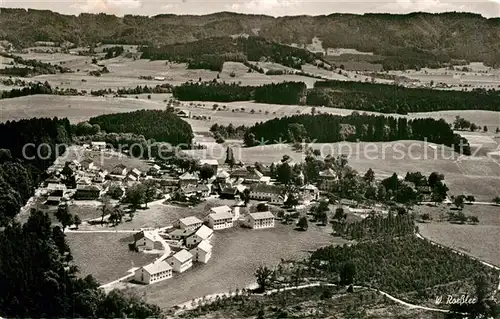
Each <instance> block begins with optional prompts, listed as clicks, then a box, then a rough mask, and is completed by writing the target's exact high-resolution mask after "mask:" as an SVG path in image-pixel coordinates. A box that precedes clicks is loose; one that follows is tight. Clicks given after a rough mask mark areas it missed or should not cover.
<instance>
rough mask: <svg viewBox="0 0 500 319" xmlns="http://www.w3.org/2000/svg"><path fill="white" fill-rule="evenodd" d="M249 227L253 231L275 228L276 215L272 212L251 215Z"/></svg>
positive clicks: (248, 221) (249, 216)
mask: <svg viewBox="0 0 500 319" xmlns="http://www.w3.org/2000/svg"><path fill="white" fill-rule="evenodd" d="M247 225H248V226H249V227H250V228H252V229H261V228H274V215H273V214H272V213H271V212H269V211H268V212H257V213H250V214H248V217H247Z"/></svg>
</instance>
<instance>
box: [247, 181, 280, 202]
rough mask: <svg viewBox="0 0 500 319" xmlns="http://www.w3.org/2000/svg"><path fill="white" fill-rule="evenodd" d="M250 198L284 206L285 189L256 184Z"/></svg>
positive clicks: (252, 188)
mask: <svg viewBox="0 0 500 319" xmlns="http://www.w3.org/2000/svg"><path fill="white" fill-rule="evenodd" d="M250 198H251V199H255V200H261V201H268V202H270V203H271V204H276V205H283V203H284V202H285V201H286V195H285V193H284V189H283V188H282V187H280V186H277V185H266V184H255V185H253V186H252V187H251V188H250Z"/></svg>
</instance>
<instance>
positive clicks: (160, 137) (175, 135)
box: [89, 110, 193, 145]
mask: <svg viewBox="0 0 500 319" xmlns="http://www.w3.org/2000/svg"><path fill="white" fill-rule="evenodd" d="M89 123H90V124H92V125H94V124H97V125H99V127H100V128H101V129H102V130H104V131H106V132H108V133H132V134H136V135H142V136H144V138H146V139H147V140H150V139H154V140H155V141H158V142H160V141H161V142H168V143H170V144H172V145H177V144H181V143H182V144H186V145H191V140H192V139H193V131H192V129H191V126H190V125H189V124H188V123H187V122H185V121H184V120H182V119H181V118H179V117H178V116H176V115H175V114H174V113H173V112H167V111H160V110H139V111H135V112H129V113H116V114H107V115H101V116H97V117H93V118H91V119H90V120H89Z"/></svg>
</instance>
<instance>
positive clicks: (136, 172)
mask: <svg viewBox="0 0 500 319" xmlns="http://www.w3.org/2000/svg"><path fill="white" fill-rule="evenodd" d="M128 174H129V176H133V177H135V180H139V178H140V177H141V175H142V172H141V171H140V170H138V169H137V168H134V169H133V170H131V171H130V172H129V173H128Z"/></svg>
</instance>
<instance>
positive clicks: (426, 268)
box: [311, 235, 498, 301]
mask: <svg viewBox="0 0 500 319" xmlns="http://www.w3.org/2000/svg"><path fill="white" fill-rule="evenodd" d="M311 261H312V262H313V263H314V264H315V265H316V267H317V268H319V269H322V270H324V271H325V272H326V274H327V275H328V274H331V273H340V272H341V270H342V269H343V268H344V267H345V265H346V264H350V265H352V266H353V268H354V269H353V271H352V272H353V274H352V276H351V280H352V282H353V283H354V284H356V285H364V286H371V287H374V288H378V289H380V290H382V291H387V292H390V293H395V294H396V295H397V296H401V294H402V293H407V292H415V291H416V292H419V294H418V295H417V296H416V297H415V298H416V299H417V300H418V299H420V301H422V299H424V300H425V299H431V298H433V296H432V293H431V295H427V294H428V293H429V292H430V291H427V292H426V289H427V288H430V287H434V286H437V285H442V284H447V283H452V282H455V281H468V280H471V279H472V278H473V277H474V276H478V275H484V276H486V277H487V278H488V283H495V284H496V280H497V279H498V272H497V271H494V270H491V269H490V268H488V267H486V266H484V265H482V264H481V263H480V262H479V261H476V260H474V259H471V258H469V257H467V256H463V255H459V254H456V253H454V252H453V251H452V250H451V249H447V248H441V247H438V246H435V245H432V244H431V243H429V242H427V241H425V240H419V239H416V238H415V237H414V236H411V235H410V236H406V237H400V238H394V239H385V240H381V241H370V242H365V243H359V244H356V245H352V246H336V247H334V246H329V247H324V248H320V249H318V250H317V251H315V252H314V253H313V254H312V255H311ZM457 265H460V267H458V266H457ZM440 289H441V290H440V292H439V293H440V294H443V289H445V288H444V287H442V286H441V287H440Z"/></svg>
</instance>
